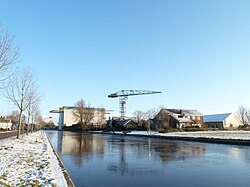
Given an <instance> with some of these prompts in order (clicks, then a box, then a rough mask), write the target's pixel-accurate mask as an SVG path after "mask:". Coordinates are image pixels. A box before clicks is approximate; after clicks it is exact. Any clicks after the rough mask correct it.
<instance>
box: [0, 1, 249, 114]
mask: <svg viewBox="0 0 250 187" xmlns="http://www.w3.org/2000/svg"><path fill="white" fill-rule="evenodd" d="M0 23H1V24H3V25H4V26H5V27H7V28H8V29H9V31H10V32H12V33H13V34H14V35H15V37H16V41H17V43H18V45H19V46H20V49H21V65H28V66H30V67H31V69H32V70H33V71H34V72H35V74H36V75H37V78H38V82H39V85H40V89H41V90H42V92H43V93H44V100H43V101H42V103H41V111H42V114H43V116H44V117H48V116H50V114H49V112H48V111H49V110H51V109H56V108H58V107H60V106H64V105H66V106H68V105H74V103H75V102H76V101H77V100H79V99H81V98H83V99H84V100H85V101H86V102H87V103H89V104H90V105H91V106H93V107H105V108H106V109H111V110H114V114H115V115H116V114H117V115H118V114H119V102H118V99H109V98H108V97H107V96H108V94H111V93H114V92H117V91H119V90H122V89H138V90H140V89H143V90H156V91H162V94H159V95H148V96H134V97H129V99H128V102H127V104H128V105H127V114H128V115H131V114H132V112H133V111H135V110H147V109H151V108H158V107H159V106H160V105H164V106H166V107H168V108H184V109H197V110H198V111H200V112H201V113H203V114H213V113H225V112H235V111H236V110H237V108H238V106H239V105H244V106H245V107H250V96H249V93H250V86H249V83H250V74H249V72H250V1H249V0H171V1H170V0H67V1H66V0H53V1H52V0H36V1H34V0H22V1H20V0H8V1H7V0H0ZM11 110H12V108H11V107H10V105H9V104H8V103H6V102H4V101H3V99H1V108H0V112H2V113H4V112H9V111H11Z"/></svg>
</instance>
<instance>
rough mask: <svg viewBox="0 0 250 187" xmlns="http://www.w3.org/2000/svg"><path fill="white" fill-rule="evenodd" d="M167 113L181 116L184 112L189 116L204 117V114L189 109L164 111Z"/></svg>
mask: <svg viewBox="0 0 250 187" xmlns="http://www.w3.org/2000/svg"><path fill="white" fill-rule="evenodd" d="M164 110H166V111H169V112H171V113H174V114H181V112H183V113H184V114H187V115H196V116H203V114H202V113H200V112H198V111H197V110H188V109H167V108H166V109H164Z"/></svg>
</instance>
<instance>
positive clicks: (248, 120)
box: [247, 109, 250, 125]
mask: <svg viewBox="0 0 250 187" xmlns="http://www.w3.org/2000/svg"><path fill="white" fill-rule="evenodd" d="M249 123H250V109H248V110H247V124H248V125H250V124H249Z"/></svg>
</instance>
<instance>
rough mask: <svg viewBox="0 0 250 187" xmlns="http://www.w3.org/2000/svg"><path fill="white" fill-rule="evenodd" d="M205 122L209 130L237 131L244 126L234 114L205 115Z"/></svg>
mask: <svg viewBox="0 0 250 187" xmlns="http://www.w3.org/2000/svg"><path fill="white" fill-rule="evenodd" d="M204 122H205V125H206V127H207V128H212V129H237V128H238V127H239V126H240V125H243V123H242V121H241V120H240V119H239V118H238V117H237V115H235V114H233V113H225V114H212V115H205V116H204Z"/></svg>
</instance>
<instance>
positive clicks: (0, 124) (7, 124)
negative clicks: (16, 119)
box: [0, 116, 12, 130]
mask: <svg viewBox="0 0 250 187" xmlns="http://www.w3.org/2000/svg"><path fill="white" fill-rule="evenodd" d="M11 129H12V122H11V120H10V119H6V118H5V117H2V116H1V117H0V130H11Z"/></svg>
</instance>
